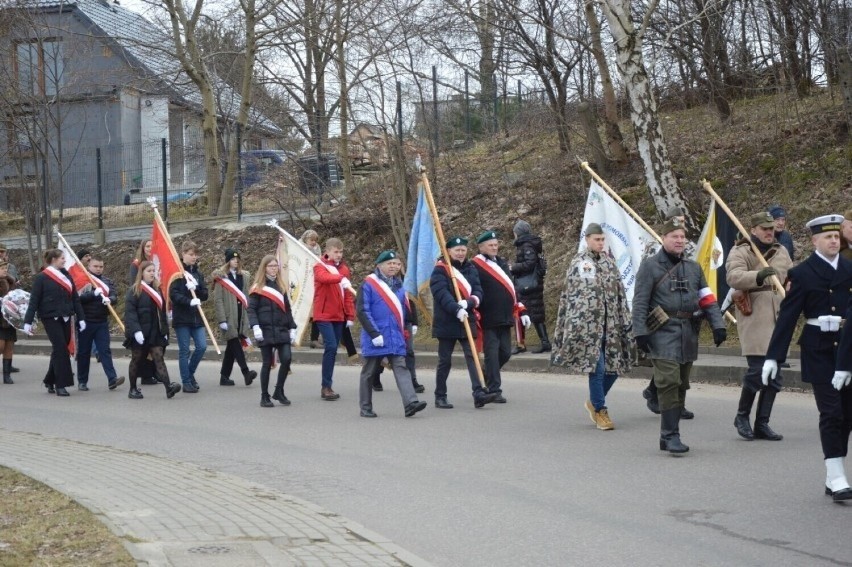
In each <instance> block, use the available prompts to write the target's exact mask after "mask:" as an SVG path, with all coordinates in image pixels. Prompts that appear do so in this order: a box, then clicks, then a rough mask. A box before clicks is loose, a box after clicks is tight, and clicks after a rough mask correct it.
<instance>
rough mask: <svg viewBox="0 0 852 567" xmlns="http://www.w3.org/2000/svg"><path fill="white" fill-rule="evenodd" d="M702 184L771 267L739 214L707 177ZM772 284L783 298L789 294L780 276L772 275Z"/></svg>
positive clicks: (758, 258) (764, 261)
mask: <svg viewBox="0 0 852 567" xmlns="http://www.w3.org/2000/svg"><path fill="white" fill-rule="evenodd" d="M701 186H702V187H704V190H705V191H707V192H708V193H710V196H711V197H713V200H714V201H716V202H717V203H719V206H720V207H722V210H723V211H725V213H727V215H728V217H729V218H730V219H731V220H732V221H733V222H734V224H735V225H736V227H737V230H739V231H740V234H742V235H743V237H745V238H746V239H747V240H748V243H749V244H750V245H751V250H752V252H754V255H755V256H757V261H758V262H760V265H761V266H763V267H764V268H769V267H771V266H770V265H769V262H767V261H766V258H764V257H763V254H761V252H760V250H758V248H757V245H756V244H755V243H754V242H752V240H751V238H749V237H748V235H749V232H748V231H747V230H746V229H745V227H744V226H743V225H742V223H741V222H740V221H739V219H738V218H737V216H736V215H735V214H734V213H733V212H732V211H731V209H729V208H728V205H726V204H725V201H723V200H722V198H721V197H720V196H719V195H718V194H717V193H716V191H714V190H713V186H712V185H710V182H709V181H707V180H706V179H702V180H701ZM771 277H772V286H773V287H774V288H775V289H774V291H775V293H777V294H778V295H780V296H781V297H782V298H783V297H786V296H787V290H785V289H784V285H783V284H782V283H781V280H780V279H778V276H777V275H775V274H773V275H772V276H771Z"/></svg>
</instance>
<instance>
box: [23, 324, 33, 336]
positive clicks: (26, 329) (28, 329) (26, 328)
mask: <svg viewBox="0 0 852 567" xmlns="http://www.w3.org/2000/svg"><path fill="white" fill-rule="evenodd" d="M24 333H26V334H28V335H29V336H33V326H32V325H31V324H30V323H27V324H26V325H24Z"/></svg>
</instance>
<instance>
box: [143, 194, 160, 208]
mask: <svg viewBox="0 0 852 567" xmlns="http://www.w3.org/2000/svg"><path fill="white" fill-rule="evenodd" d="M145 200H146V201H148V204H149V205H151V208H152V209H156V208H157V198H156V197H154V196H151V197H148V198H147V199H145Z"/></svg>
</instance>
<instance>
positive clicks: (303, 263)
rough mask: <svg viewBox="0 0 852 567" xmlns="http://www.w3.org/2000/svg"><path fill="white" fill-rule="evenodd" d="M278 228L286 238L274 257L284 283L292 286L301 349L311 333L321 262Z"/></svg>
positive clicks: (297, 334) (294, 238) (293, 306)
mask: <svg viewBox="0 0 852 567" xmlns="http://www.w3.org/2000/svg"><path fill="white" fill-rule="evenodd" d="M276 228H278V230H279V231H281V236H282V237H283V239H281V240H279V242H278V247H277V249H276V253H275V255H276V257H277V258H278V262H279V265H280V266H281V267H282V269H284V270H285V272H284V276H285V281H288V282H289V284H290V289H289V290H288V292H289V296H290V308H291V309H292V310H293V320H294V321H295V322H296V325H297V326H296V345H297V346H298V345H300V344H301V342H302V337H304V336H305V333H309V331H310V324H309V322H310V319H311V311H312V309H313V303H314V265H315V264H316V263H317V262H319V258H317V257H316V256H315V255H314V253H313V252H311V251H310V250H308V247H307V246H305V245H304V243H303V242H302V241H300V240H299V239H298V238H296V237H295V236H293V235H292V234H290V233H289V232H287V231H286V230H284V229H283V228H281V227H278V226H277V225H276Z"/></svg>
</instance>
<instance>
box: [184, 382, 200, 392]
mask: <svg viewBox="0 0 852 567" xmlns="http://www.w3.org/2000/svg"><path fill="white" fill-rule="evenodd" d="M182 387H183V391H184V393H186V394H197V393H198V388H196V387H195V386H193V385H192V384H191V383H190V384H182Z"/></svg>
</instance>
